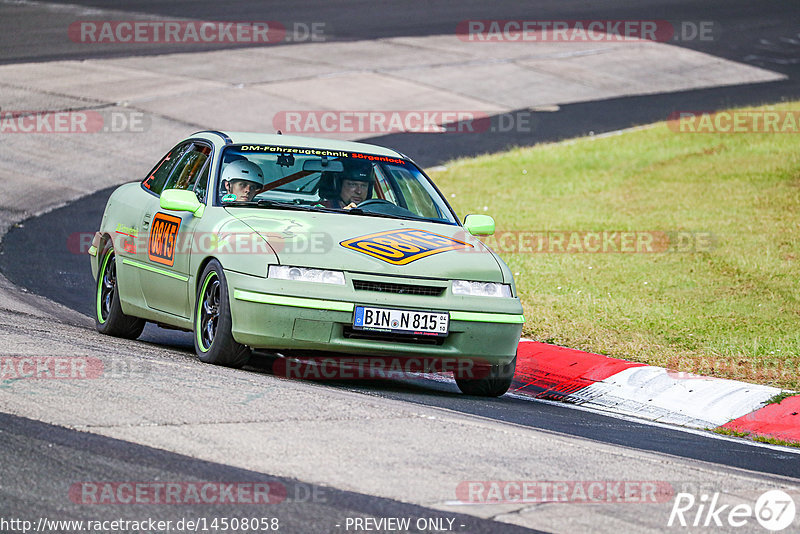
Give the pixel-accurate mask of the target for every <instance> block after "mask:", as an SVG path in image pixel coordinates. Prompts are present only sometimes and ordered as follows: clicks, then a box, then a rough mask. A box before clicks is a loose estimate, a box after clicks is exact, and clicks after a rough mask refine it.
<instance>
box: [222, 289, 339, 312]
mask: <svg viewBox="0 0 800 534" xmlns="http://www.w3.org/2000/svg"><path fill="white" fill-rule="evenodd" d="M233 298H235V299H236V300H245V301H248V302H258V303H260V304H275V305H278V306H293V307H295V308H313V309H316V310H331V311H343V312H351V311H353V310H354V309H355V305H354V304H353V303H352V302H339V301H336V300H321V299H306V298H300V297H285V296H283V295H269V294H266V293H256V292H254V291H244V290H241V289H236V290H234V292H233Z"/></svg>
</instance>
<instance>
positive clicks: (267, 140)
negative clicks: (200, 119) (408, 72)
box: [197, 131, 404, 158]
mask: <svg viewBox="0 0 800 534" xmlns="http://www.w3.org/2000/svg"><path fill="white" fill-rule="evenodd" d="M197 133H211V132H197ZM218 133H220V134H224V135H227V136H228V137H229V138H230V139H231V142H232V143H233V144H236V145H248V144H253V145H272V146H292V147H304V148H320V149H325V150H347V151H350V152H367V153H370V154H375V155H378V156H391V157H400V158H402V157H404V156H403V155H402V154H400V153H399V152H397V151H394V150H391V149H389V148H385V147H382V146H378V145H370V144H367V143H357V142H355V141H340V140H337V139H324V138H321V137H304V136H299V135H279V134H265V133H253V132H222V131H221V132H218Z"/></svg>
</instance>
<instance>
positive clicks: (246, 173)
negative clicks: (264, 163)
mask: <svg viewBox="0 0 800 534" xmlns="http://www.w3.org/2000/svg"><path fill="white" fill-rule="evenodd" d="M263 186H264V173H263V172H262V171H261V167H259V166H258V165H256V164H255V163H253V162H252V161H250V160H247V159H240V160H236V161H234V162H232V163H229V164H228V165H227V166H226V167H225V170H224V171H222V187H223V188H224V189H225V191H226V192H227V194H225V195H224V196H223V197H222V201H223V202H249V201H251V200H253V197H254V196H256V193H258V191H259V190H260V189H261V188H262V187H263Z"/></svg>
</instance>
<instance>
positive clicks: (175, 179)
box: [164, 144, 211, 189]
mask: <svg viewBox="0 0 800 534" xmlns="http://www.w3.org/2000/svg"><path fill="white" fill-rule="evenodd" d="M210 155H211V149H210V148H209V147H207V146H205V145H200V144H191V145H190V148H189V150H187V151H186V152H185V153H184V154H183V156H182V157H181V159H180V162H178V164H177V165H175V168H174V169H173V170H172V173H171V174H170V177H169V179H168V180H167V183H166V184H165V185H164V189H193V188H194V184H195V182H196V181H197V179H198V178H199V177H200V175H201V172H202V171H203V170H204V167H205V164H206V162H207V161H208V159H209V156H210Z"/></svg>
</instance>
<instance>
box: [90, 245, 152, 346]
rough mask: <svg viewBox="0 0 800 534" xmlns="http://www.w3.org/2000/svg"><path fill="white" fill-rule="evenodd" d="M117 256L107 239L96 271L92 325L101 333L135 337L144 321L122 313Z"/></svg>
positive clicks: (137, 335)
mask: <svg viewBox="0 0 800 534" xmlns="http://www.w3.org/2000/svg"><path fill="white" fill-rule="evenodd" d="M116 260H117V256H116V254H114V246H113V245H112V244H111V242H110V241H109V242H108V243H106V246H105V247H103V252H102V254H100V269H99V270H98V272H97V292H96V294H95V314H94V325H95V328H97V331H98V332H100V333H101V334H106V335H109V336H115V337H122V338H126V339H136V338H137V337H139V336H140V335H141V333H142V330H144V325H145V321H144V319H139V318H138V317H131V316H130V315H125V314H124V313H122V306H121V305H120V302H119V284H118V283H117V261H116Z"/></svg>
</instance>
